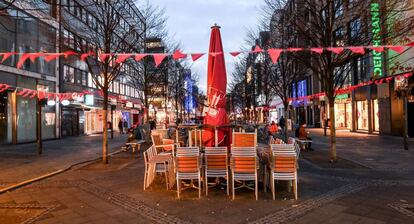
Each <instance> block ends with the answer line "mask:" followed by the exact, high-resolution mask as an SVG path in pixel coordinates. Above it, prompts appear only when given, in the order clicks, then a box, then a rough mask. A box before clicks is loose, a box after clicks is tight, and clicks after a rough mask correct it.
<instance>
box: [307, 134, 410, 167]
mask: <svg viewBox="0 0 414 224" xmlns="http://www.w3.org/2000/svg"><path fill="white" fill-rule="evenodd" d="M308 131H310V136H311V138H312V139H313V143H312V148H314V149H315V150H324V151H328V150H329V132H328V135H327V136H323V129H308ZM336 134H337V155H338V157H341V158H344V159H348V160H351V161H353V162H356V163H359V164H361V165H363V166H367V167H369V168H372V169H374V170H393V171H414V167H413V165H412V164H413V161H414V141H413V139H410V141H409V148H410V150H408V151H407V150H404V149H403V140H402V138H400V137H395V136H382V135H370V134H365V133H355V132H349V131H345V130H341V131H337V133H336ZM328 159H329V158H327V160H328Z"/></svg>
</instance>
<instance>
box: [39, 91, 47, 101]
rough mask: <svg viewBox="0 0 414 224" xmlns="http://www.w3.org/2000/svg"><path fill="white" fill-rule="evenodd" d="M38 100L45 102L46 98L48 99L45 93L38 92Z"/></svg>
mask: <svg viewBox="0 0 414 224" xmlns="http://www.w3.org/2000/svg"><path fill="white" fill-rule="evenodd" d="M37 98H38V99H39V100H43V99H44V98H46V93H45V92H44V91H37Z"/></svg>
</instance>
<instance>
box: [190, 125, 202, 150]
mask: <svg viewBox="0 0 414 224" xmlns="http://www.w3.org/2000/svg"><path fill="white" fill-rule="evenodd" d="M188 136H189V139H188V140H189V141H188V145H189V147H202V142H203V141H202V138H201V136H202V133H201V130H199V129H195V130H190V131H188Z"/></svg>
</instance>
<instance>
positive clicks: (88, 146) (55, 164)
mask: <svg viewBox="0 0 414 224" xmlns="http://www.w3.org/2000/svg"><path fill="white" fill-rule="evenodd" d="M125 141H126V135H122V136H120V135H115V137H114V139H109V149H110V152H113V151H115V150H119V147H120V146H121V144H122V143H124V142H125ZM101 144H102V135H94V136H82V137H68V138H64V139H59V140H52V141H45V142H44V146H43V154H42V155H40V156H39V155H37V151H36V144H34V143H32V144H21V145H1V146H0V170H1V172H0V189H1V188H3V187H6V186H10V185H12V184H15V183H19V182H22V181H25V180H28V179H31V178H34V177H38V176H40V175H44V174H46V173H51V172H54V171H57V170H60V169H65V168H66V167H68V166H70V165H72V164H76V163H80V162H83V161H88V160H91V159H96V158H98V157H100V156H101V155H102V151H101Z"/></svg>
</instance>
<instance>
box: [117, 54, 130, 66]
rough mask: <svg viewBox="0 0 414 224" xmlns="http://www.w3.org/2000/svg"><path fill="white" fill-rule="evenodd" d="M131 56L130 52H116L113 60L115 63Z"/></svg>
mask: <svg viewBox="0 0 414 224" xmlns="http://www.w3.org/2000/svg"><path fill="white" fill-rule="evenodd" d="M131 56H132V54H117V56H116V61H115V62H116V63H117V64H120V63H123V62H124V61H125V60H126V59H128V58H129V57H131Z"/></svg>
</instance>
